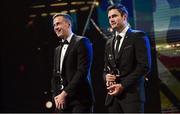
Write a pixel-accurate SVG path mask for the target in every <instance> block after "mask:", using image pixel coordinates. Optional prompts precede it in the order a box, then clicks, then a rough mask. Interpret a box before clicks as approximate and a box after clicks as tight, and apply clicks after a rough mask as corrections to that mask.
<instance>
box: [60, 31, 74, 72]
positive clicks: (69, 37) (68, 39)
mask: <svg viewBox="0 0 180 114" xmlns="http://www.w3.org/2000/svg"><path fill="white" fill-rule="evenodd" d="M72 36H73V33H71V34H70V35H69V36H68V38H67V39H66V40H67V41H68V42H69V43H70V41H71V39H72ZM62 42H64V40H62ZM68 46H69V44H64V45H63V47H62V50H61V60H60V73H62V65H63V61H64V56H65V54H66V50H67V48H68Z"/></svg>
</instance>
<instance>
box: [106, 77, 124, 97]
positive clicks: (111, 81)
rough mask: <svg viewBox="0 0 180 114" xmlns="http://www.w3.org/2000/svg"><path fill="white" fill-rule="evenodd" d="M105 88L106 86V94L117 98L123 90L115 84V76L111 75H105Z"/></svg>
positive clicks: (119, 85)
mask: <svg viewBox="0 0 180 114" xmlns="http://www.w3.org/2000/svg"><path fill="white" fill-rule="evenodd" d="M106 86H107V90H108V94H109V95H113V96H117V95H119V94H121V93H122V91H123V89H124V88H123V86H122V84H120V83H119V84H117V83H116V76H115V75H112V74H107V75H106Z"/></svg>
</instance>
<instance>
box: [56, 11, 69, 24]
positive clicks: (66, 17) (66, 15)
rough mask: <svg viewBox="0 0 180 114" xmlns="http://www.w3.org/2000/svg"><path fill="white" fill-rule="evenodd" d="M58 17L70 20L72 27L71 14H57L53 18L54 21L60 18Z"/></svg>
mask: <svg viewBox="0 0 180 114" xmlns="http://www.w3.org/2000/svg"><path fill="white" fill-rule="evenodd" d="M58 16H62V17H64V18H65V19H66V20H68V21H69V22H70V23H71V25H72V17H71V16H70V15H69V14H65V13H57V14H55V15H54V16H53V20H54V19H55V18H56V17H58Z"/></svg>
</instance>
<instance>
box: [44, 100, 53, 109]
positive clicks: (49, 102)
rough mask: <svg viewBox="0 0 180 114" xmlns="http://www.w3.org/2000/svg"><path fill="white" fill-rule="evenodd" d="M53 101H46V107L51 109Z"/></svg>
mask: <svg viewBox="0 0 180 114" xmlns="http://www.w3.org/2000/svg"><path fill="white" fill-rule="evenodd" d="M52 105H53V104H52V102H51V101H47V102H46V108H48V109H50V108H52Z"/></svg>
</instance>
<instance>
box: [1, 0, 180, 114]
mask: <svg viewBox="0 0 180 114" xmlns="http://www.w3.org/2000/svg"><path fill="white" fill-rule="evenodd" d="M94 1H95V2H93V0H38V1H37V0H24V1H20V0H16V1H4V2H2V7H3V10H2V14H1V18H2V21H1V22H2V25H3V26H2V32H1V80H0V81H1V82H0V84H1V86H0V87H1V106H0V112H53V108H54V106H52V107H49V108H48V107H47V106H46V103H47V102H48V101H50V103H51V92H50V80H51V76H52V64H53V52H54V47H55V46H56V44H57V40H56V35H55V33H54V31H53V27H52V19H51V18H52V15H53V14H54V13H56V12H65V13H69V14H70V15H71V16H72V17H73V20H74V23H73V24H74V27H73V30H74V32H75V33H76V34H79V35H85V36H87V37H88V38H89V39H90V40H91V42H92V44H93V49H94V61H93V65H92V82H93V87H94V91H95V97H96V103H95V112H107V110H106V107H105V106H104V100H105V95H106V89H105V85H104V82H103V78H102V72H103V65H104V61H103V59H104V45H105V42H106V38H107V37H106V36H104V35H107V36H108V35H110V34H109V32H108V27H109V25H108V19H107V14H106V8H107V6H108V5H109V4H112V3H118V2H121V3H122V4H124V5H125V6H126V7H127V8H128V10H129V16H130V18H129V22H130V25H131V26H132V28H136V29H141V30H144V31H146V32H147V34H148V36H149V37H150V40H151V46H152V55H153V56H152V60H153V65H152V67H153V69H152V73H151V74H150V77H149V81H148V83H146V93H147V102H146V109H145V111H146V112H179V111H180V107H179V106H180V102H179V97H180V92H178V91H179V87H180V86H179V85H180V84H179V76H180V56H179V55H180V51H179V49H180V48H179V47H180V37H179V36H180V34H179V33H180V32H179V30H180V28H179V26H180V10H179V9H180V2H179V1H178V0H152V1H144V0H94ZM163 3H164V4H165V5H159V4H163ZM167 12H168V13H167ZM93 22H95V24H97V26H96V25H95V24H93ZM166 25H167V26H166ZM97 27H99V28H100V30H101V31H102V32H103V33H101V32H100V31H98V29H97Z"/></svg>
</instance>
